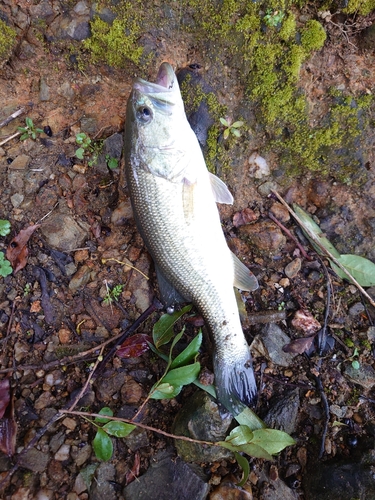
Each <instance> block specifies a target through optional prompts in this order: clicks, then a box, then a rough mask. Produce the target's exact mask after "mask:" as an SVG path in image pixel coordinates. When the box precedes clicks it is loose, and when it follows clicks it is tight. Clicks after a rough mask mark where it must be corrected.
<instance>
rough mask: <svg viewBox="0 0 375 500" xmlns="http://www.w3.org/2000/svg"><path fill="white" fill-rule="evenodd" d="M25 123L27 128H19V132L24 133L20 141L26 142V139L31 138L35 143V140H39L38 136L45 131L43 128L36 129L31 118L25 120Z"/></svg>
mask: <svg viewBox="0 0 375 500" xmlns="http://www.w3.org/2000/svg"><path fill="white" fill-rule="evenodd" d="M25 123H26V126H25V127H18V130H19V131H20V132H23V133H22V135H21V137H20V140H21V141H24V140H25V139H29V138H30V139H33V140H34V141H35V139H36V138H37V134H41V133H42V132H43V130H42V129H41V128H37V127H35V125H34V123H33V121H32V119H31V118H29V117H28V116H27V117H26V119H25Z"/></svg>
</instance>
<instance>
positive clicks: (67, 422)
mask: <svg viewBox="0 0 375 500" xmlns="http://www.w3.org/2000/svg"><path fill="white" fill-rule="evenodd" d="M62 424H63V425H64V426H65V427H66V428H67V429H68V430H70V431H74V429H75V428H76V427H77V422H76V421H75V420H74V418H70V417H66V418H64V420H63V421H62Z"/></svg>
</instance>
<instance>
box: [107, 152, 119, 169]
mask: <svg viewBox="0 0 375 500" xmlns="http://www.w3.org/2000/svg"><path fill="white" fill-rule="evenodd" d="M105 161H106V162H107V165H108V168H110V169H111V170H113V169H114V168H117V167H118V159H117V158H113V156H110V155H105Z"/></svg>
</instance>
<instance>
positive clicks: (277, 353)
mask: <svg viewBox="0 0 375 500" xmlns="http://www.w3.org/2000/svg"><path fill="white" fill-rule="evenodd" d="M289 343H290V338H289V337H288V335H287V334H286V333H284V332H283V331H282V330H281V328H280V327H279V326H278V325H276V324H275V323H270V324H268V325H264V326H263V327H262V330H261V333H260V334H259V335H257V336H256V337H255V339H254V340H253V342H252V344H251V346H250V348H251V349H252V350H256V351H258V352H260V354H261V355H264V356H266V357H267V358H268V359H270V360H271V361H272V362H273V363H275V364H276V365H279V366H284V367H285V368H287V367H289V366H290V364H291V363H292V360H293V358H294V357H295V356H297V354H291V353H287V352H284V351H283V347H284V345H286V344H289Z"/></svg>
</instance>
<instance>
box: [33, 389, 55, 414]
mask: <svg viewBox="0 0 375 500" xmlns="http://www.w3.org/2000/svg"><path fill="white" fill-rule="evenodd" d="M55 402H56V398H55V397H54V396H52V394H51V393H50V392H49V391H46V392H43V393H42V394H41V395H40V396H39V398H38V399H37V400H36V401H35V404H34V408H35V409H36V410H42V409H43V408H47V406H52V405H53V404H54V403H55Z"/></svg>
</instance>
